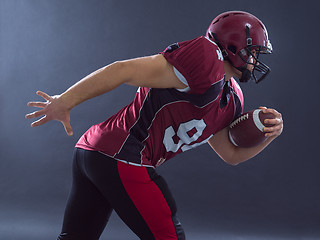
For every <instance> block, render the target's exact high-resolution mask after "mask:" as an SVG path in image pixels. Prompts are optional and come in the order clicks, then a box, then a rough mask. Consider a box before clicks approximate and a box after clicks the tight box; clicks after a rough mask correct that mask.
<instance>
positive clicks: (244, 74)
mask: <svg viewBox="0 0 320 240" xmlns="http://www.w3.org/2000/svg"><path fill="white" fill-rule="evenodd" d="M237 69H238V70H239V71H240V72H242V75H241V78H239V81H240V82H248V81H249V80H250V79H251V77H252V72H250V71H249V70H248V69H246V68H237Z"/></svg>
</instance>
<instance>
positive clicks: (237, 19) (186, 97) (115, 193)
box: [26, 11, 283, 240]
mask: <svg viewBox="0 0 320 240" xmlns="http://www.w3.org/2000/svg"><path fill="white" fill-rule="evenodd" d="M270 53H272V47H271V43H270V41H269V39H268V34H267V30H266V28H265V26H264V24H263V23H262V22H261V21H260V20H259V19H258V18H256V17H255V16H253V15H252V14H250V13H247V12H240V11H232V12H225V13H222V14H220V15H219V16H217V17H216V18H215V19H214V20H213V21H212V23H211V24H210V26H209V28H208V30H207V33H206V36H200V37H198V38H196V39H192V40H188V41H184V42H179V43H175V44H172V45H170V46H169V47H167V48H166V49H165V50H164V51H163V52H161V53H160V54H157V55H153V56H148V57H142V58H136V59H130V60H126V61H118V62H114V63H112V64H110V65H108V66H105V67H103V68H101V69H99V70H97V71H95V72H93V73H92V74H90V75H88V76H87V77H85V78H84V79H82V80H81V81H79V82H78V83H76V84H75V85H73V86H72V87H70V88H69V89H68V90H66V91H65V92H64V93H62V94H61V95H56V96H49V95H47V94H46V93H44V92H41V91H38V92H37V94H38V95H39V96H41V97H43V98H44V99H45V100H46V102H29V103H28V105H29V106H31V107H38V108H41V109H40V110H39V111H35V112H33V113H30V114H27V115H26V118H28V119H30V118H37V117H40V116H43V117H42V118H41V119H39V120H36V121H35V122H33V123H32V126H33V127H35V126H40V125H42V124H44V123H47V122H49V121H51V120H58V121H60V122H62V124H63V125H64V128H65V131H66V132H67V134H68V135H72V134H73V132H72V128H71V125H70V111H71V109H72V108H74V107H75V106H77V105H79V104H80V103H82V102H84V101H86V100H88V99H91V98H93V97H96V96H99V95H101V94H104V93H107V92H109V91H111V90H113V89H115V88H116V87H118V86H120V85H121V84H129V85H133V86H137V87H138V90H137V93H136V95H135V98H134V100H133V101H132V103H130V104H129V105H128V106H125V107H124V108H122V109H121V110H120V111H119V112H118V113H117V114H115V115H114V116H112V117H110V118H109V119H107V120H106V121H104V122H102V123H100V124H97V125H94V126H92V127H91V128H90V129H89V130H88V131H87V132H86V133H84V134H83V136H82V137H81V138H80V139H79V141H78V142H77V144H76V149H75V153H74V164H73V185H72V189H71V193H70V196H69V200H68V204H67V207H66V210H65V217H64V222H63V228H62V232H61V234H60V235H59V237H58V239H61V240H82V239H83V240H84V239H85V240H94V239H99V237H100V235H101V233H102V231H103V229H104V227H105V226H106V224H107V222H108V219H109V216H110V214H111V212H112V211H113V210H115V212H117V214H118V215H119V216H120V218H121V219H122V220H123V221H124V222H125V223H126V224H127V226H128V227H130V228H131V230H132V231H133V232H134V233H135V234H136V235H137V236H138V237H139V238H140V239H148V240H149V239H159V240H160V239H166V240H168V239H185V236H184V231H183V229H182V227H181V224H180V223H179V221H178V220H177V218H176V211H177V210H176V203H175V201H174V198H173V197H172V194H171V192H170V190H169V188H168V186H167V184H166V182H165V180H164V179H163V178H162V177H161V176H160V175H158V174H157V173H156V170H155V168H156V167H158V166H160V165H161V164H163V163H164V162H166V161H168V160H169V159H171V158H172V157H174V156H175V155H177V154H179V153H181V152H184V151H187V150H189V149H192V148H195V147H197V146H199V145H201V144H204V143H209V144H210V146H211V147H212V148H213V149H214V150H215V152H216V153H217V154H218V155H219V156H220V157H221V158H222V159H223V160H224V161H226V162H227V163H230V164H232V165H236V164H238V163H240V162H243V161H245V160H247V159H250V158H252V157H253V156H255V155H256V154H258V153H259V152H260V151H262V150H263V149H264V148H265V147H266V146H267V145H268V144H269V143H270V142H271V141H272V140H273V139H275V138H276V137H277V136H279V135H280V134H281V132H282V129H283V121H282V117H281V114H280V113H278V112H277V111H276V110H274V109H268V108H263V111H264V112H269V113H273V114H274V116H275V118H274V119H268V120H267V121H268V123H269V124H273V125H274V126H272V127H268V128H265V129H264V131H265V133H266V136H267V137H268V139H267V141H265V142H264V143H262V144H260V145H258V146H256V147H253V148H239V147H236V146H234V145H233V144H232V143H231V142H230V141H229V139H228V126H229V124H230V123H231V122H232V121H233V120H234V119H235V118H237V117H238V116H239V115H240V114H241V113H242V112H243V94H242V91H241V88H240V86H239V85H238V83H237V82H236V80H235V79H234V77H235V78H237V79H239V80H240V82H248V81H250V80H253V81H255V82H257V83H258V82H260V81H261V80H263V79H264V78H265V77H266V76H267V75H268V74H269V72H270V68H269V67H268V66H267V65H266V64H264V63H263V62H261V60H260V59H259V56H260V55H261V54H270Z"/></svg>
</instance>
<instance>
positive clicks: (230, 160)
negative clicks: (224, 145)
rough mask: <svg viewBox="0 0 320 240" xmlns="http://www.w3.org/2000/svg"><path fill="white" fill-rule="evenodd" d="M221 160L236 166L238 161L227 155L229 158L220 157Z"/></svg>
mask: <svg viewBox="0 0 320 240" xmlns="http://www.w3.org/2000/svg"><path fill="white" fill-rule="evenodd" d="M222 160H223V161H224V162H226V163H227V164H229V165H231V166H237V165H238V164H239V163H240V162H239V161H237V160H236V159H235V158H231V157H229V158H225V157H224V158H222Z"/></svg>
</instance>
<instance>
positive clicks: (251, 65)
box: [247, 50, 257, 72]
mask: <svg viewBox="0 0 320 240" xmlns="http://www.w3.org/2000/svg"><path fill="white" fill-rule="evenodd" d="M253 56H254V57H253ZM256 56H257V52H256V50H252V51H251V55H250V57H249V59H248V64H247V69H248V70H249V71H250V72H253V68H254V66H255V64H256V63H257V60H256V59H255V57H256Z"/></svg>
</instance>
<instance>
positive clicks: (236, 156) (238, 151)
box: [226, 137, 276, 165]
mask: <svg viewBox="0 0 320 240" xmlns="http://www.w3.org/2000/svg"><path fill="white" fill-rule="evenodd" d="M275 138H276V137H270V138H268V139H267V140H266V141H264V142H263V143H261V144H260V145H258V146H255V147H251V148H240V147H236V146H233V151H232V152H231V154H230V156H229V157H228V159H226V162H228V163H230V164H232V165H237V164H239V163H242V162H245V161H247V160H249V159H250V158H253V157H254V156H256V155H258V154H259V153H260V152H261V151H262V150H263V149H265V148H266V147H267V146H268V145H269V144H270V143H271V142H272V141H273V140H274V139H275Z"/></svg>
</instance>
